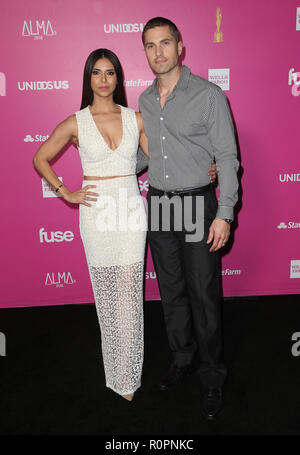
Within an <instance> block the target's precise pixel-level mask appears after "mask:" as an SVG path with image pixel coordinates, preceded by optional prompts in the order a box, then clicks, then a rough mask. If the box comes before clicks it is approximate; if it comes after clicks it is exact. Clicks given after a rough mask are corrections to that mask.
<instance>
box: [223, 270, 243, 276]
mask: <svg viewBox="0 0 300 455" xmlns="http://www.w3.org/2000/svg"><path fill="white" fill-rule="evenodd" d="M241 273H242V271H241V270H231V269H225V270H222V275H223V276H225V275H226V276H238V275H241Z"/></svg>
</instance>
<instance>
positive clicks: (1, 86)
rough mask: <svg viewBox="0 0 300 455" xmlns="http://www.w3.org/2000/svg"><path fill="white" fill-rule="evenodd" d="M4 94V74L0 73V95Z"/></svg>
mask: <svg viewBox="0 0 300 455" xmlns="http://www.w3.org/2000/svg"><path fill="white" fill-rule="evenodd" d="M5 95H6V79H5V74H4V73H0V96H5Z"/></svg>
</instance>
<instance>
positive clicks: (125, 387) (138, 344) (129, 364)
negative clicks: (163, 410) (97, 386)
mask: <svg viewBox="0 0 300 455" xmlns="http://www.w3.org/2000/svg"><path fill="white" fill-rule="evenodd" d="M90 277H91V281H92V286H93V290H94V295H95V303H96V310H97V314H98V319H99V323H100V329H101V340H102V356H103V363H104V370H105V377H106V385H107V387H109V388H111V389H112V390H114V391H115V392H117V393H119V394H121V395H125V394H129V393H133V392H135V390H136V389H138V388H139V387H140V385H141V374H142V366H143V352H144V342H143V340H144V336H143V335H144V323H143V305H142V301H143V285H142V283H143V262H137V263H135V264H130V265H122V266H117V265H114V266H111V267H94V266H91V267H90Z"/></svg>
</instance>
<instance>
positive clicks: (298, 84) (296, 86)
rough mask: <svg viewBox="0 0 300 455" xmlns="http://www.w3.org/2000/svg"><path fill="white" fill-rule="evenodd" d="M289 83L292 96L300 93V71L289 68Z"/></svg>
mask: <svg viewBox="0 0 300 455" xmlns="http://www.w3.org/2000/svg"><path fill="white" fill-rule="evenodd" d="M289 85H292V88H291V92H292V95H293V96H299V95H300V73H299V72H298V73H297V72H295V68H291V69H290V70H289Z"/></svg>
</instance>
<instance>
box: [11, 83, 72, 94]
mask: <svg viewBox="0 0 300 455" xmlns="http://www.w3.org/2000/svg"><path fill="white" fill-rule="evenodd" d="M68 88H69V81H29V82H28V81H23V82H18V89H19V90H21V92H23V91H28V90H33V91H34V90H67V89H68Z"/></svg>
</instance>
